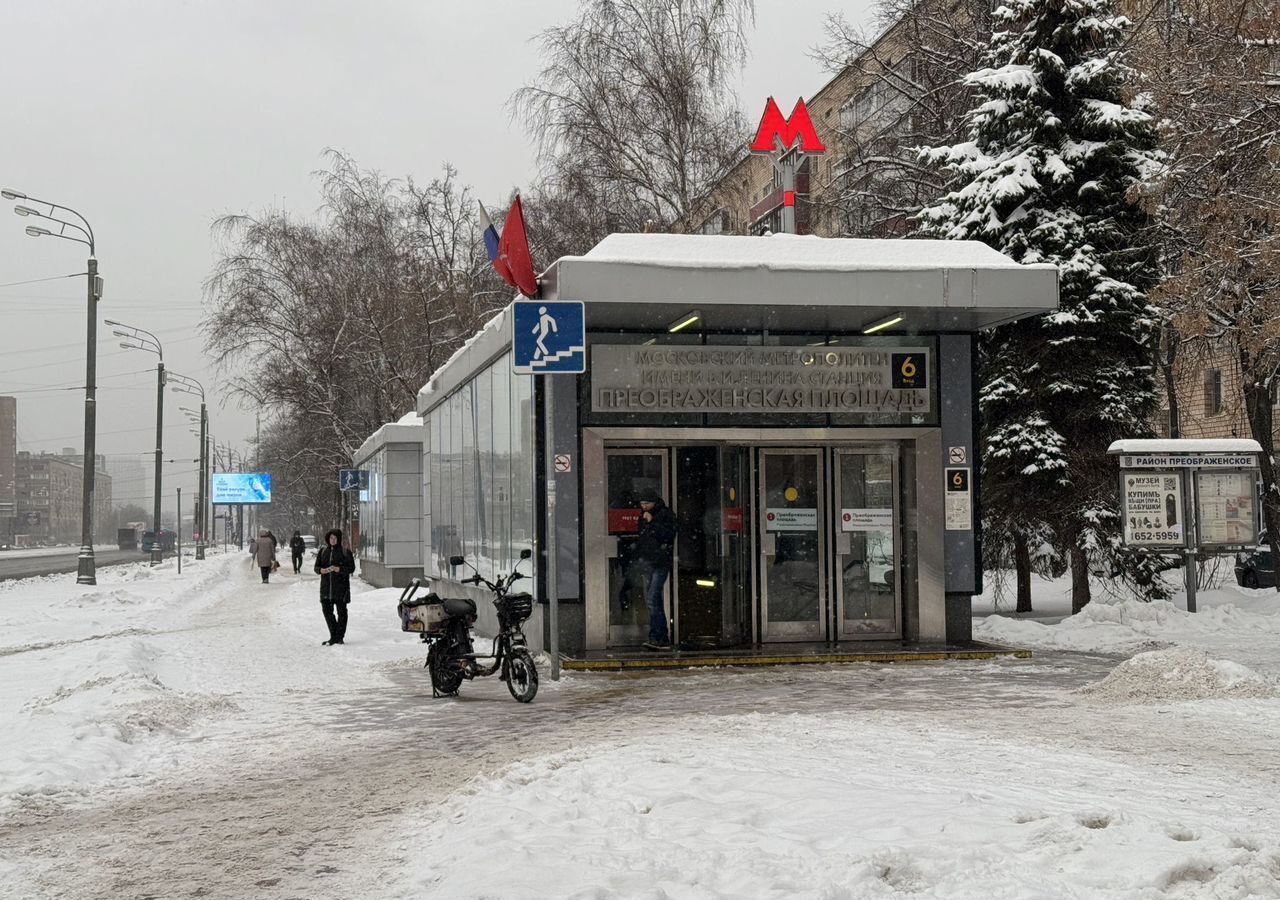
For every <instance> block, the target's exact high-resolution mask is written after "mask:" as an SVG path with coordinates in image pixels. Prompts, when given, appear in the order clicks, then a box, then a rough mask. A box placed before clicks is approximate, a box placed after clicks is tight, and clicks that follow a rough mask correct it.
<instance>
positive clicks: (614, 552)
mask: <svg viewBox="0 0 1280 900" xmlns="http://www.w3.org/2000/svg"><path fill="white" fill-rule="evenodd" d="M604 540H605V544H604V546H605V551H604V555H605V558H606V559H617V558H618V536H617V535H616V534H610V535H605V539H604Z"/></svg>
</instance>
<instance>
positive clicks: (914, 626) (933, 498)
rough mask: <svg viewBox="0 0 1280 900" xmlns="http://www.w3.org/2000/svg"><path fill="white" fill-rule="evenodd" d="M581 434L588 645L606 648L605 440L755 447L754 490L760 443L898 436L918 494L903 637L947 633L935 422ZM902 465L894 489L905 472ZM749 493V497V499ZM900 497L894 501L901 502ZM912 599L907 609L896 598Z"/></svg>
mask: <svg viewBox="0 0 1280 900" xmlns="http://www.w3.org/2000/svg"><path fill="white" fill-rule="evenodd" d="M579 435H580V439H581V452H582V467H581V473H582V474H581V482H580V487H581V491H582V493H581V504H582V507H581V509H582V512H581V519H580V522H581V523H582V525H581V526H580V527H579V532H580V540H581V544H580V547H581V550H580V552H581V554H582V557H581V558H582V579H583V580H582V591H583V620H584V621H583V626H584V642H585V649H587V650H604V649H605V646H606V643H607V639H608V623H607V619H608V584H607V582H608V566H607V565H604V562H603V561H604V559H605V555H604V554H605V551H606V546H605V545H606V541H605V537H606V535H604V534H602V533H601V530H600V529H599V528H598V526H597V527H592V524H591V523H595V522H600V521H602V519H604V518H607V516H608V512H607V497H606V494H605V465H606V464H605V460H604V450H605V447H604V445H605V442H606V441H608V442H609V444H610V447H609V449H610V450H611V451H613V450H619V449H631V448H637V449H646V450H649V451H650V452H652V451H654V450H659V451H660V450H661V449H662V448H663V447H667V448H670V447H671V446H673V445H674V444H676V443H680V444H685V443H688V444H696V443H703V442H707V443H727V444H736V445H739V446H745V447H747V448H749V449H751V450H752V451H753V452H750V453H748V454H747V457H748V460H749V465H750V472H751V478H750V482H749V484H750V486H751V490H752V491H756V490H757V489H758V486H759V474H758V471H757V469H758V466H757V457H758V453H757V452H754V451H757V450H759V449H764V448H773V447H778V448H785V447H794V446H797V445H800V446H805V447H807V448H810V449H812V448H815V447H830V446H833V445H837V444H845V445H848V444H863V443H872V442H874V443H881V444H883V443H885V442H897V443H898V445H899V448H900V451H899V452H900V454H901V456H900V458H899V464H900V466H901V465H902V464H903V463H904V461H905V460H908V459H910V460H911V461H912V462H913V464H914V465H913V468H912V472H913V474H912V476H911V487H912V491H913V493H914V496H915V504H916V506H915V509H914V510H913V511H912V513H911V515H912V516H913V517H914V518H913V519H912V525H911V528H912V529H913V530H914V532H915V535H916V537H915V540H914V546H913V548H912V550H911V552H912V554H913V555H912V566H913V569H914V571H913V574H912V577H913V579H914V593H911V594H908V593H907V591H906V590H905V588H904V586H903V583H902V581H901V580H899V582H898V589H899V591H900V598H901V599H900V608H899V611H898V612H899V615H900V617H901V620H900V621H901V626H902V632H903V638H904V640H911V641H920V640H943V639H944V638H945V634H946V616H945V602H946V601H945V593H944V591H945V588H944V583H945V577H944V570H943V534H944V531H943V527H942V526H943V517H942V505H943V497H942V493H943V491H942V487H943V485H942V477H941V474H940V473H941V472H942V469H943V465H944V459H943V447H942V430H941V428H939V427H938V426H936V425H930V426H904V425H886V426H884V427H878V426H871V427H868V426H859V427H830V428H826V427H802V428H791V427H788V428H780V427H779V428H760V427H751V428H748V427H743V426H716V427H709V426H689V427H685V426H672V427H669V428H659V427H655V426H651V425H643V426H641V425H610V426H601V425H591V426H583V427H582V428H581V429H580V431H579ZM904 471H905V469H903V468H899V489H900V492H901V490H902V488H903V486H902V484H901V479H902V473H903V472H904ZM753 499H754V498H753ZM901 501H902V497H901V495H899V496H897V497H895V502H897V503H901ZM903 515H904V524H903V526H902V528H900V529H899V535H898V537H899V539H900V540H901V539H902V538H903V536H904V532H903V529H904V528H906V527H907V525H906V521H905V516H906V513H905V512H904V514H903ZM751 518H752V521H751V526H750V527H751V535H752V540H753V541H754V542H756V543H757V546H756V547H753V549H752V553H751V579H752V582H751V587H752V594H751V596H752V604H753V611H752V616H751V621H752V629H753V631H752V639H753V641H754V643H756V644H757V645H758V644H760V643H761V642H762V633H761V625H762V623H761V619H760V615H761V603H760V572H759V571H758V570H759V556H760V555H759V552H758V541H759V525H760V523H759V521H758V516H755V515H753V516H752V517H751ZM907 551H908V546H907V544H906V543H905V541H904V542H903V543H902V544H901V546H899V547H898V548H897V552H898V553H899V554H900V555H899V562H901V561H902V559H903V557H902V555H901V554H904V553H906V552H907ZM908 603H909V604H910V608H909V609H908V608H907V607H906V606H904V605H901V604H908Z"/></svg>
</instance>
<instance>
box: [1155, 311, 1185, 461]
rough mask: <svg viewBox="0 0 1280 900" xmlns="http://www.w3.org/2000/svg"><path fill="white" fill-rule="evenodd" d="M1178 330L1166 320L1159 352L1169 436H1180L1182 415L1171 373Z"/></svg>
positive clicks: (1176, 356)
mask: <svg viewBox="0 0 1280 900" xmlns="http://www.w3.org/2000/svg"><path fill="white" fill-rule="evenodd" d="M1178 340H1179V336H1178V330H1177V329H1176V328H1174V327H1173V325H1172V324H1170V323H1168V322H1166V323H1165V326H1164V347H1163V348H1161V350H1162V352H1161V354H1160V371H1161V373H1162V374H1163V375H1164V393H1165V400H1166V402H1167V403H1168V404H1169V437H1171V438H1180V437H1182V416H1181V413H1180V411H1179V408H1178V381H1177V379H1176V378H1175V377H1174V374H1173V364H1174V362H1176V361H1177V358H1178Z"/></svg>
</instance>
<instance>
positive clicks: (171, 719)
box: [0, 636, 235, 806]
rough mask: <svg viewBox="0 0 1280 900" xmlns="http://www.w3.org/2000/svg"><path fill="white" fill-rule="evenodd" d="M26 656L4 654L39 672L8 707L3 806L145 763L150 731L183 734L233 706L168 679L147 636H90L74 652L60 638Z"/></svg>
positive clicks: (0, 775)
mask: <svg viewBox="0 0 1280 900" xmlns="http://www.w3.org/2000/svg"><path fill="white" fill-rule="evenodd" d="M21 657H22V658H21V659H19V660H5V662H6V663H8V664H9V665H17V664H23V665H25V666H26V667H28V668H29V669H31V670H33V671H39V672H41V675H42V677H41V679H40V682H39V683H38V685H35V686H34V687H35V688H36V689H35V690H34V691H32V692H31V693H30V694H29V695H28V698H27V699H26V700H25V702H22V704H21V706H19V707H18V708H17V709H8V708H6V710H5V711H6V716H5V724H6V741H5V742H4V748H3V750H0V784H3V785H5V786H6V792H5V794H0V806H3V805H4V804H5V803H6V802H7V801H12V800H15V799H20V798H26V797H30V796H31V795H53V794H57V793H60V792H61V791H63V790H65V789H67V788H68V787H72V788H78V787H82V786H83V785H85V784H86V783H89V782H93V781H95V780H96V779H97V778H98V777H99V776H100V775H101V774H102V773H104V772H106V771H117V770H121V769H126V768H130V767H132V766H133V765H137V764H139V763H144V762H145V759H146V758H147V757H148V756H149V755H150V754H151V753H152V752H155V751H157V750H159V749H160V748H159V747H158V746H156V745H154V743H153V742H152V741H151V740H150V739H151V738H153V737H159V736H165V735H170V736H171V735H174V734H178V733H180V732H183V731H185V730H186V729H188V728H190V727H191V726H192V725H193V724H195V722H196V721H198V720H200V719H203V718H206V717H208V716H211V715H218V714H222V713H226V712H229V711H234V709H235V705H234V704H233V703H231V702H230V701H228V700H226V699H225V698H221V697H210V696H203V695H198V694H189V693H185V692H182V691H178V690H175V689H174V688H172V687H171V686H170V685H168V684H167V683H166V682H165V680H164V679H163V678H162V676H161V674H160V672H159V663H160V659H161V657H162V654H161V652H160V649H159V648H158V647H157V646H156V645H155V644H154V643H153V642H151V641H149V640H147V639H146V638H143V637H138V636H129V637H121V636H113V637H109V638H108V639H105V640H92V641H85V642H83V643H82V644H81V645H80V646H78V647H76V648H75V652H74V654H72V653H70V652H68V651H67V649H66V648H64V647H60V646H56V645H55V646H53V647H49V648H40V649H33V650H29V651H25V652H23V653H21ZM55 658H56V659H57V660H58V662H57V663H54V664H52V665H51V664H50V663H51V662H52V660H54V659H55ZM5 668H6V669H7V668H9V666H6V667H5ZM5 706H6V707H8V706H9V704H8V703H6V704H5ZM144 745H150V746H144ZM9 789H12V792H10V790H9Z"/></svg>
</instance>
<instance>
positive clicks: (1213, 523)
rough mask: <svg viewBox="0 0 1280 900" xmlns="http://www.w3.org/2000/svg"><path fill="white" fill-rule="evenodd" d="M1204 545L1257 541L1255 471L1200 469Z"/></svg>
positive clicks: (1198, 490)
mask: <svg viewBox="0 0 1280 900" xmlns="http://www.w3.org/2000/svg"><path fill="white" fill-rule="evenodd" d="M1196 493H1197V496H1198V506H1197V509H1196V512H1197V516H1198V519H1197V524H1198V525H1199V527H1200V543H1202V544H1254V543H1257V540H1258V535H1257V525H1256V518H1255V516H1256V514H1257V510H1256V508H1255V506H1256V503H1257V501H1256V500H1255V499H1254V493H1255V492H1254V475H1253V472H1197V473H1196Z"/></svg>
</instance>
